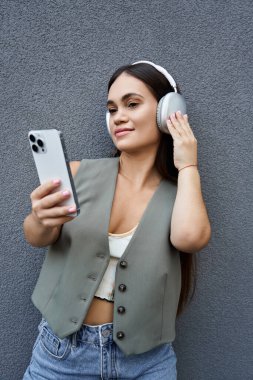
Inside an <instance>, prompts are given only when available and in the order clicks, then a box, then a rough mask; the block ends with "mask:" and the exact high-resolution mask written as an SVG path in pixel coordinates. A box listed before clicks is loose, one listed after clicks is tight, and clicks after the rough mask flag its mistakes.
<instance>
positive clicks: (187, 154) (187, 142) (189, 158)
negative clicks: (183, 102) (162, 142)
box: [167, 111, 197, 170]
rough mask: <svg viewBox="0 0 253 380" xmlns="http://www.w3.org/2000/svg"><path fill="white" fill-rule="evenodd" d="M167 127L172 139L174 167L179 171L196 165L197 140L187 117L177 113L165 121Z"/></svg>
mask: <svg viewBox="0 0 253 380" xmlns="http://www.w3.org/2000/svg"><path fill="white" fill-rule="evenodd" d="M167 126H168V130H169V132H170V134H171V136H172V138H173V145H174V152H173V154H174V165H175V167H176V168H177V169H178V170H180V169H182V168H183V167H185V166H187V165H197V140H196V138H195V136H194V134H193V132H192V130H191V127H190V125H189V123H188V116H187V115H182V114H181V112H180V111H178V112H176V113H174V114H172V115H170V117H169V118H168V119H167Z"/></svg>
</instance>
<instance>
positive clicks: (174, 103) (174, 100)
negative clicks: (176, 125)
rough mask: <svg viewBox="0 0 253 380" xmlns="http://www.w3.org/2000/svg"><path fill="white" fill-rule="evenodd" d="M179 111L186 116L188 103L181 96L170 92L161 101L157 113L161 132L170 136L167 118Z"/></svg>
mask: <svg viewBox="0 0 253 380" xmlns="http://www.w3.org/2000/svg"><path fill="white" fill-rule="evenodd" d="M177 111H181V113H182V115H184V114H186V102H185V99H184V97H183V96H182V95H181V94H178V93H177V92H169V93H168V94H166V95H165V96H164V97H163V98H161V99H160V101H159V103H158V106H157V111H156V121H157V125H158V128H159V129H160V131H161V132H163V133H167V134H170V132H169V130H168V127H167V118H168V117H169V116H170V115H171V114H172V113H174V112H177Z"/></svg>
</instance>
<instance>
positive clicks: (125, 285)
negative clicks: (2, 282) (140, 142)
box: [32, 157, 181, 355]
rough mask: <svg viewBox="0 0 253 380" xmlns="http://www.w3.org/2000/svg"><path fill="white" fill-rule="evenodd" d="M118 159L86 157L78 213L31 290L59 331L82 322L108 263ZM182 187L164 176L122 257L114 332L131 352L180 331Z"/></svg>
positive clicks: (63, 334) (77, 181)
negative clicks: (177, 217) (177, 233)
mask: <svg viewBox="0 0 253 380" xmlns="http://www.w3.org/2000/svg"><path fill="white" fill-rule="evenodd" d="M118 167H119V158H118V157H113V158H102V159H84V160H82V161H81V165H80V167H79V170H78V172H77V174H76V176H75V178H74V182H75V185H76V189H77V194H78V199H79V203H80V208H81V211H80V215H79V216H78V217H76V218H75V219H74V220H73V221H71V222H68V223H66V224H65V225H64V226H63V228H62V232H61V235H60V237H59V239H58V240H57V242H56V243H54V244H53V245H51V246H50V247H49V250H48V252H47V253H46V256H45V260H44V263H43V266H42V269H41V272H40V275H39V278H38V281H37V284H36V286H35V289H34V291H33V294H32V301H33V303H34V305H35V306H36V307H37V308H38V309H39V310H40V312H41V313H42V316H43V317H44V318H45V319H46V320H47V322H48V324H49V326H50V327H51V328H52V330H53V331H54V333H55V334H56V335H57V336H58V337H59V338H60V339H62V338H64V337H66V336H68V335H70V334H72V333H74V332H75V331H77V330H78V329H79V328H80V327H81V326H82V323H83V320H84V318H85V315H86V313H87V311H88V309H89V306H90V304H91V302H92V299H93V297H94V294H95V293H96V290H97V288H98V286H99V283H100V281H101V279H102V277H103V274H104V272H105V270H106V268H107V265H108V263H109V257H110V251H109V241H108V229H109V222H110V213H111V207H112V202H113V198H114V191H115V186H116V179H117V174H118ZM176 189H177V188H176V185H175V184H174V183H172V182H170V181H168V180H165V179H163V180H162V181H161V182H160V184H159V186H158V188H157V189H156V191H155V193H154V195H153V196H152V198H151V200H150V201H149V203H148V205H147V207H146V209H145V211H144V214H143V216H142V218H141V220H140V223H139V225H138V227H137V229H136V230H135V233H134V235H133V237H132V239H131V241H130V242H129V244H128V246H127V248H126V250H125V251H124V254H123V255H122V257H121V258H120V259H119V261H118V264H117V269H116V278H115V295H114V296H115V302H114V315H113V324H114V327H113V339H114V341H115V342H116V343H117V345H118V346H119V347H120V348H121V349H122V351H123V352H124V353H125V354H126V355H129V354H139V353H142V352H145V351H147V350H150V349H152V348H154V347H155V346H157V345H159V344H162V343H166V342H171V341H173V340H174V338H175V319H176V313H177V306H178V301H179V295H180V290H181V268H180V257H179V252H178V251H177V250H176V249H175V248H174V247H173V246H172V245H171V244H170V240H169V231H170V221H171V214H172V209H173V204H174V200H175V196H176Z"/></svg>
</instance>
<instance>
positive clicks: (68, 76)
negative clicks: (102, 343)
mask: <svg viewBox="0 0 253 380" xmlns="http://www.w3.org/2000/svg"><path fill="white" fill-rule="evenodd" d="M0 7H1V10H0V33H1V35H0V45H1V54H0V61H1V69H0V70H1V72H0V75H1V77H0V83H1V91H0V102H1V107H0V112H1V114H0V126H1V138H0V152H1V161H0V162H1V164H0V169H1V185H0V186H1V218H0V225H1V254H0V270H1V273H0V291H1V302H0V333H1V334H0V336H1V350H0V378H1V380H17V379H21V378H22V375H23V373H24V371H25V368H26V367H27V365H28V363H29V360H30V356H31V350H32V346H33V343H34V340H35V338H36V335H37V325H38V323H39V321H40V314H39V312H38V311H37V310H36V309H35V308H34V306H33V304H32V302H31V299H30V297H31V293H32V290H33V288H34V285H35V283H36V280H37V277H38V274H39V271H40V267H41V265H42V262H43V258H44V254H45V250H44V249H38V248H37V249H36V248H32V247H31V246H30V245H29V244H28V243H26V241H25V239H24V236H23V232H22V222H23V220H24V218H25V216H26V215H27V214H28V213H29V211H30V199H29V194H30V193H31V191H32V190H33V189H34V188H35V187H36V186H37V185H38V178H37V174H36V170H35V166H34V163H33V160H32V155H31V152H30V147H29V143H28V140H27V134H28V131H29V130H30V129H42V128H43V129H44V128H57V129H60V130H62V131H63V134H64V136H65V141H66V145H67V151H68V155H69V158H70V159H71V160H77V159H81V158H97V157H109V156H111V155H112V152H113V148H114V147H113V144H112V141H111V140H110V137H109V136H108V134H107V131H106V126H105V103H106V89H107V81H108V79H109V77H110V75H111V74H112V73H113V71H114V70H115V69H116V68H117V67H119V66H120V65H122V64H125V63H131V62H134V61H136V60H140V59H148V60H151V61H154V62H156V63H158V64H160V65H162V66H164V67H165V68H166V69H167V70H168V71H169V72H170V73H171V74H172V75H173V77H174V78H175V80H176V81H178V83H179V84H180V87H181V91H182V93H183V94H184V96H185V98H186V101H187V106H188V114H189V119H190V123H191V126H192V129H193V131H194V133H195V136H196V138H197V140H198V159H199V171H200V175H201V184H202V190H203V196H204V199H205V202H206V205H207V209H208V214H209V218H210V221H211V224H212V238H211V241H210V243H209V245H208V246H207V247H206V248H205V249H203V250H202V251H201V252H199V253H197V261H198V278H197V287H196V293H195V296H194V299H193V301H192V303H191V304H190V305H189V306H188V308H187V309H186V311H185V313H184V314H183V315H182V316H181V317H180V318H179V319H178V321H177V337H176V340H175V342H174V348H175V351H176V354H177V358H178V363H177V366H178V379H179V380H239V379H240V380H250V379H251V380H252V379H253V364H252V352H253V339H252V331H253V323H252V315H253V308H252V298H253V297H252V296H253V294H252V288H253V286H252V285H253V283H252V269H253V268H252V267H253V265H252V227H253V226H252V204H253V200H252V167H253V162H252V108H253V107H252V95H253V90H252V89H253V83H252V77H253V76H252V62H253V57H252V51H253V49H252V37H253V35H252V34H253V33H252V16H253V12H252V11H253V3H252V1H247V0H246V1H239V0H238V1H235V0H232V1H229V0H221V1H215V0H202V1H200V0H197V1H187V0H181V1H180V0H179V1H175V0H173V1H165V0H161V1H145V0H144V1H137V0H136V1H122V0H120V1H111V0H108V1H101V0H97V1H94V2H92V1H81V0H77V1H70V0H69V1H67V0H62V1H60V0H55V1H48V0H45V1H38V0H34V1H18V0H15V1H12V0H2V1H1V5H0Z"/></svg>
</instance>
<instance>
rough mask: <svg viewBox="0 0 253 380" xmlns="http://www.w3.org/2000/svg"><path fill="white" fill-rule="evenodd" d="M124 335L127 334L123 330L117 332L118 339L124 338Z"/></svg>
mask: <svg viewBox="0 0 253 380" xmlns="http://www.w3.org/2000/svg"><path fill="white" fill-rule="evenodd" d="M124 336H125V334H124V333H123V331H118V332H117V338H118V339H123V338H124Z"/></svg>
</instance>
